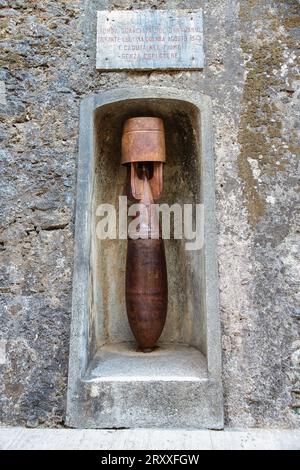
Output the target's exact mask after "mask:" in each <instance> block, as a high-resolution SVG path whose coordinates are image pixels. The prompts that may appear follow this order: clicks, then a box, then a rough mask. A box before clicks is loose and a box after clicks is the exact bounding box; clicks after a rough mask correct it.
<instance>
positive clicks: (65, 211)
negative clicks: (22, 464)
mask: <svg viewBox="0 0 300 470" xmlns="http://www.w3.org/2000/svg"><path fill="white" fill-rule="evenodd" d="M176 6H177V7H178V8H185V7H187V8H189V7H194V8H195V7H200V6H202V7H203V9H204V41H205V54H206V66H205V69H204V70H203V72H196V71H194V72H187V71H179V72H171V73H167V72H164V71H160V72H149V73H141V72H120V73H99V72H97V71H96V70H95V27H96V15H95V11H96V10H97V9H105V8H116V9H117V8H121V9H132V8H149V7H151V8H171V7H176ZM299 25H300V17H299V3H298V2H297V1H296V0H276V1H274V0H241V1H240V2H238V1H237V0H203V1H201V0H199V1H175V0H174V1H172V0H168V1H164V0H152V1H138V0H136V1H135V0H133V1H127V0H123V1H118V0H116V1H104V0H102V1H101V0H99V1H96V0H91V1H83V0H77V1H76V0H69V1H68V0H59V1H55V0H45V1H40V0H34V1H33V0H14V1H12V0H0V40H1V48H2V49H3V52H1V55H0V67H1V70H0V140H1V150H0V154H1V185H0V192H1V227H0V250H1V251H0V254H1V287H0V294H1V296H0V306H1V307H0V314H1V332H0V335H1V339H0V372H1V380H0V389H1V405H0V414H1V415H0V421H1V423H3V424H11V425H27V426H31V427H35V426H38V425H42V426H45V425H47V426H62V425H64V415H65V403H66V384H67V368H68V346H69V328H70V311H71V289H72V286H71V284H72V262H73V236H74V198H75V191H76V155H77V140H78V110H79V104H80V100H81V99H82V98H83V97H84V96H86V95H88V94H90V93H92V92H96V91H97V92H98V91H101V90H104V89H108V88H112V87H124V86H128V85H137V86H138V85H139V84H140V85H142V84H143V85H145V84H149V85H152V86H172V84H173V85H176V86H177V87H180V88H182V89H188V90H198V91H201V92H203V93H205V94H209V95H210V96H211V97H212V100H213V106H214V129H215V156H216V164H215V167H216V196H217V223H218V261H219V275H220V308H221V321H222V345H223V377H224V391H225V419H226V425H229V426H236V427H237V426H239V427H242V426H249V427H253V426H273V427H278V426H283V427H295V426H297V423H299V413H300V376H299V370H300V364H299V362H300V337H299V326H300V324H299V323H300V310H299V307H298V309H297V283H298V279H299V260H297V255H298V253H297V251H299V250H297V241H298V240H299V229H297V220H296V211H295V208H296V203H297V197H298V193H297V180H296V178H297V159H296V154H297V152H298V151H299V141H298V142H297V135H298V134H299V120H298V121H297V119H299V118H298V116H297V103H299V93H300V92H299V89H300V87H299V76H298V77H297V58H296V48H297V29H298V35H299ZM298 109H299V105H298Z"/></svg>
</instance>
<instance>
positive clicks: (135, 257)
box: [126, 239, 168, 352]
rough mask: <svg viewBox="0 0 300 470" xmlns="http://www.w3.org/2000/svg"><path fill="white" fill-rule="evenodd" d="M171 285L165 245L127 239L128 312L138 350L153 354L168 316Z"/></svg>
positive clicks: (147, 240) (154, 241)
mask: <svg viewBox="0 0 300 470" xmlns="http://www.w3.org/2000/svg"><path fill="white" fill-rule="evenodd" d="M167 306H168V284H167V267H166V258H165V250H164V242H163V240H161V239H158V240H154V239H153V240H152V239H145V240H142V239H138V240H132V239H129V240H128V248H127V263H126V309H127V316H128V320H129V324H130V327H131V330H132V332H133V334H134V336H135V339H136V341H137V344H138V346H139V348H140V349H141V350H142V351H143V352H151V351H152V350H153V348H154V347H155V344H156V341H157V340H158V338H159V337H160V335H161V333H162V330H163V327H164V324H165V321H166V315H167Z"/></svg>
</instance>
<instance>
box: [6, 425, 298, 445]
mask: <svg viewBox="0 0 300 470" xmlns="http://www.w3.org/2000/svg"><path fill="white" fill-rule="evenodd" d="M0 449H1V450H61V449H66V450H76V449H79V450H138V449H142V450H151V449H153V450H255V449H257V450H272V449H274V450H296V449H297V450H299V449H300V430H280V429H251V430H231V429H230V430H229V429H227V430H225V431H207V430H184V429H172V430H167V429H131V430H129V429H128V430H127V429H126V430H100V429H97V430H92V429H41V428H39V429H26V428H0Z"/></svg>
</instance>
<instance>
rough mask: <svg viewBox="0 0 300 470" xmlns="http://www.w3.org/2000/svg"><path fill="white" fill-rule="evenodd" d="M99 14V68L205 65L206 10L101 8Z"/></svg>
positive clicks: (192, 66)
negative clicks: (102, 9)
mask: <svg viewBox="0 0 300 470" xmlns="http://www.w3.org/2000/svg"><path fill="white" fill-rule="evenodd" d="M97 15H98V16H97V58H96V68H97V69H99V70H153V69H202V68H203V64H204V53H203V19H202V9H197V10H134V11H131V10H128V11H127V10H126V11H125V10H123V11H121V10H118V11H98V12H97Z"/></svg>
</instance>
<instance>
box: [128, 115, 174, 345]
mask: <svg viewBox="0 0 300 470" xmlns="http://www.w3.org/2000/svg"><path fill="white" fill-rule="evenodd" d="M165 159H166V150H165V138H164V125H163V121H162V120H161V119H160V118H154V117H139V118H131V119H128V120H127V121H126V122H125V124H124V128H123V136H122V160H121V163H122V164H127V165H130V167H129V169H130V171H129V185H130V187H129V188H128V195H129V194H130V195H131V196H132V197H133V198H134V199H136V200H139V201H140V204H143V206H144V207H145V208H146V213H147V214H148V217H147V218H146V221H143V222H141V223H140V234H141V237H140V238H137V239H133V238H130V234H129V238H128V248H127V261H126V289H125V290H126V310H127V316H128V321H129V324H130V327H131V330H132V332H133V334H134V336H135V339H136V342H137V344H138V347H139V349H140V350H141V351H143V352H151V351H152V350H153V349H154V347H155V345H156V342H157V340H158V339H159V337H160V335H161V333H162V330H163V327H164V324H165V321H166V315H167V306H168V284H167V267H166V258H165V249H164V242H163V240H162V239H161V238H159V233H160V230H159V221H158V218H155V217H152V216H153V215H154V213H153V211H152V204H153V202H154V198H155V199H156V198H158V197H160V195H161V192H162V177H163V170H162V167H163V163H164V162H165ZM154 233H156V236H155V237H153V234H154Z"/></svg>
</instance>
